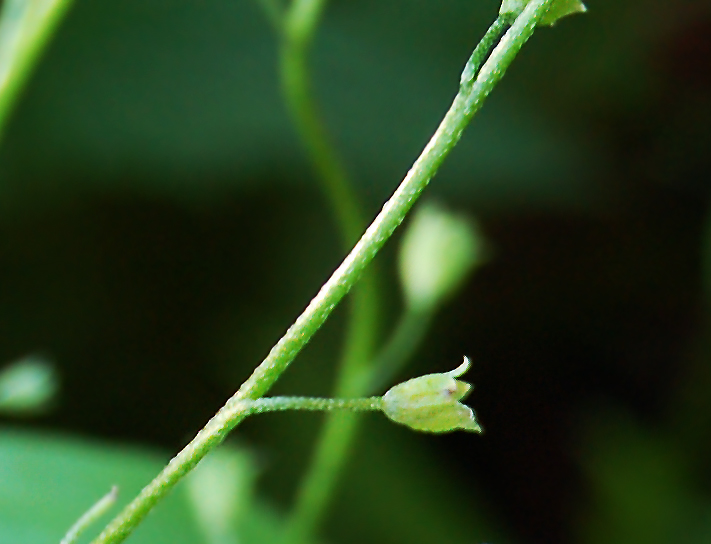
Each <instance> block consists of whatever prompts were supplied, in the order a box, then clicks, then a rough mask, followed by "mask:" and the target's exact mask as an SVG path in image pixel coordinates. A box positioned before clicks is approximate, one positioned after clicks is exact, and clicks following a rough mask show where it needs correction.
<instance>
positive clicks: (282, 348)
mask: <svg viewBox="0 0 711 544" xmlns="http://www.w3.org/2000/svg"><path fill="white" fill-rule="evenodd" d="M552 1H553V0H531V2H529V4H528V5H527V6H526V8H525V9H524V11H523V12H522V13H521V15H519V17H518V18H517V19H516V21H515V22H514V24H513V25H512V26H511V28H510V29H509V31H508V32H507V33H506V35H505V36H504V37H503V38H502V40H501V42H499V44H498V45H497V46H496V48H495V49H494V51H493V52H492V54H491V56H490V57H489V59H488V60H487V61H486V63H484V66H482V68H481V71H480V72H479V75H478V77H477V78H476V80H475V81H474V82H473V83H472V84H471V85H467V86H464V87H462V88H460V90H459V93H458V94H457V96H456V97H455V99H454V102H453V103H452V106H451V107H450V109H449V111H448V112H447V113H446V115H445V116H444V119H443V120H442V123H441V124H440V126H439V127H438V128H437V131H436V132H435V134H434V135H433V136H432V139H431V140H430V142H429V143H428V144H427V146H426V147H425V149H424V151H423V152H422V154H421V155H420V157H419V158H418V159H417V160H416V161H415V164H414V165H413V166H412V168H411V169H410V171H409V172H408V173H407V175H406V176H405V179H404V180H403V181H402V183H401V184H400V186H399V187H398V188H397V190H396V191H395V193H394V194H393V196H392V197H391V198H390V200H388V202H387V203H386V204H385V205H384V206H383V209H382V211H381V212H380V213H379V214H378V216H377V217H376V218H375V220H374V221H373V222H372V223H371V225H370V226H369V227H368V229H367V230H366V231H365V234H364V235H363V236H362V238H361V239H360V240H359V241H358V243H357V244H356V245H355V247H354V248H353V250H352V251H351V252H350V254H349V255H348V256H347V257H346V258H345V260H344V261H343V263H341V265H340V266H339V267H338V268H337V269H336V270H335V272H334V273H333V274H332V275H331V277H330V278H329V279H328V281H327V282H326V283H325V284H324V285H323V286H322V287H321V289H320V290H319V292H318V294H317V295H316V296H315V297H314V298H313V300H312V301H311V302H310V303H309V305H308V306H307V307H306V309H305V310H304V311H303V313H302V314H301V315H300V316H299V317H298V318H297V319H296V321H295V322H294V324H293V325H291V327H289V329H288V330H287V331H286V333H285V334H284V336H283V337H282V338H281V339H280V340H279V341H278V342H277V343H276V345H275V346H274V347H273V348H272V349H271V351H270V352H269V354H268V355H267V357H266V358H265V359H264V361H262V363H261V364H260V365H259V366H258V367H257V368H256V369H255V370H254V372H253V373H252V375H251V376H250V377H249V378H248V379H247V380H246V381H245V382H244V384H242V386H241V387H240V389H239V391H237V392H236V393H235V394H234V395H233V396H232V397H231V398H230V399H229V400H228V401H227V403H226V404H225V405H224V406H223V407H222V408H221V409H220V410H219V411H218V412H217V413H216V414H215V415H214V416H213V417H212V419H211V420H210V421H209V422H208V423H207V425H206V426H205V427H204V428H203V429H202V430H201V431H200V432H199V433H198V434H197V436H196V437H195V438H194V439H193V440H192V441H191V442H190V443H189V444H188V445H187V446H185V448H183V450H182V451H181V452H180V453H178V455H176V456H175V457H174V458H173V459H172V460H171V461H170V463H168V465H167V466H166V467H165V468H164V469H163V470H162V471H161V472H160V474H158V476H157V477H156V478H155V479H154V480H153V481H152V482H151V483H149V484H148V485H147V486H146V487H145V488H144V489H143V490H142V491H141V492H140V493H139V495H138V496H137V497H136V498H135V499H134V500H133V501H132V502H131V503H130V504H128V505H127V506H126V507H125V508H124V510H123V511H122V512H121V513H119V515H118V516H117V517H116V518H115V519H114V520H113V521H112V522H111V523H110V524H109V525H108V526H107V527H106V529H104V531H103V532H102V533H101V534H100V535H99V536H98V537H97V538H96V539H95V540H94V541H93V544H107V543H109V542H111V543H116V542H122V541H123V540H125V539H126V537H127V536H128V535H129V534H130V533H131V532H132V531H133V529H135V527H136V526H137V525H138V523H139V522H140V521H141V520H142V519H143V518H144V517H145V516H146V515H147V514H148V512H149V511H150V510H151V509H152V508H153V506H155V504H156V503H157V502H158V501H159V500H160V499H162V498H163V497H164V496H165V495H166V494H167V493H168V492H169V491H170V490H171V489H172V488H173V487H174V486H175V484H177V483H178V482H179V481H180V479H181V478H182V477H183V476H184V475H185V474H186V473H187V472H189V471H190V470H191V469H192V468H193V467H194V466H195V465H197V463H198V462H199V461H200V459H202V458H203V457H204V456H205V455H206V454H207V453H208V452H209V451H210V450H211V449H213V448H214V447H216V446H217V445H218V444H219V443H221V442H222V441H223V440H224V438H225V436H227V433H228V432H229V431H230V430H231V429H233V428H234V427H235V426H236V425H237V424H239V422H240V421H242V420H243V419H244V418H245V417H246V416H247V415H248V411H249V405H248V403H249V401H250V400H255V399H258V398H260V397H262V396H263V395H264V394H265V393H266V392H267V391H268V390H269V388H270V387H271V386H272V385H273V384H274V382H276V380H277V379H278V378H279V376H280V375H281V374H282V372H284V371H285V370H286V369H287V368H288V366H289V365H290V364H291V362H292V361H293V360H294V358H295V357H296V355H297V354H298V353H299V351H301V349H302V348H303V347H304V346H305V345H306V344H307V343H308V342H309V340H310V339H311V337H312V336H313V335H314V334H315V333H316V331H317V330H318V329H319V328H320V327H321V325H323V323H324V322H325V321H326V319H327V318H328V316H329V315H330V314H331V312H332V311H333V309H334V308H335V307H336V305H337V304H338V303H339V302H340V301H341V299H342V298H343V297H344V296H345V295H346V293H348V291H349V290H350V288H351V287H352V286H353V285H354V284H355V283H356V281H357V280H358V278H359V277H360V275H361V273H362V272H363V270H364V269H365V267H366V266H367V265H368V264H369V263H370V262H371V261H372V260H373V258H374V257H375V255H376V254H377V253H378V251H379V250H380V248H381V247H382V246H383V245H384V244H385V242H386V241H387V239H388V238H389V237H390V236H391V235H392V233H393V232H394V231H395V229H396V228H397V227H398V225H399V224H400V223H401V222H402V220H403V219H404V218H405V215H406V214H407V212H408V211H409V210H410V208H411V207H412V206H413V204H414V203H415V201H416V200H417V198H418V197H419V196H420V193H422V191H423V190H424V188H425V187H426V186H427V184H428V183H429V181H430V179H432V176H434V175H435V173H436V172H437V169H438V168H439V166H440V165H441V164H442V162H443V161H444V159H445V157H446V156H447V155H448V154H449V152H450V151H451V150H452V149H453V148H454V146H455V145H456V143H457V142H458V141H459V138H460V137H461V134H462V132H463V131H464V128H465V127H466V125H467V124H468V123H469V121H470V120H471V118H472V117H473V115H474V114H475V113H476V112H477V111H478V110H479V109H480V108H481V106H482V104H483V102H484V100H485V99H486V97H487V96H488V95H489V93H491V91H492V90H493V88H494V87H495V86H496V84H497V83H498V82H499V81H500V80H501V78H502V77H503V75H504V73H505V72H506V69H507V68H508V67H509V65H510V64H511V62H512V61H513V59H514V57H515V56H516V54H517V53H518V51H519V50H520V49H521V47H522V46H523V44H524V43H526V41H527V40H528V38H530V36H531V34H533V31H534V28H535V26H536V22H537V21H538V20H540V18H541V17H542V16H543V15H544V14H545V13H546V11H547V10H548V7H549V6H550V4H551V2H552Z"/></svg>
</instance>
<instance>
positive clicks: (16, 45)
mask: <svg viewBox="0 0 711 544" xmlns="http://www.w3.org/2000/svg"><path fill="white" fill-rule="evenodd" d="M70 5H71V0H5V1H4V2H3V4H2V11H1V16H0V137H2V134H3V132H4V129H5V125H6V123H7V120H8V118H9V116H10V113H11V111H12V108H13V106H14V105H15V103H16V101H17V97H18V96H19V94H20V91H21V90H22V87H23V86H24V84H25V83H26V81H27V79H28V78H29V75H30V73H31V71H32V68H34V66H35V64H36V63H37V59H38V58H39V56H40V53H42V50H43V49H44V47H45V45H46V44H47V42H48V41H49V39H50V37H51V36H52V34H53V33H54V31H55V30H56V28H57V26H58V25H59V22H60V21H61V19H62V16H63V15H64V14H65V13H66V11H67V9H68V8H69V6H70Z"/></svg>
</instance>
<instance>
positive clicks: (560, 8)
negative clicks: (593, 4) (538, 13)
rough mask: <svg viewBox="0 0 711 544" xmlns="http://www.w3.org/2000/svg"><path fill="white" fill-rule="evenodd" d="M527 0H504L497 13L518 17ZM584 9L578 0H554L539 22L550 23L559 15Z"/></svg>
mask: <svg viewBox="0 0 711 544" xmlns="http://www.w3.org/2000/svg"><path fill="white" fill-rule="evenodd" d="M529 1H530V0H504V1H503V2H502V3H501V9H500V10H499V13H501V14H502V15H504V14H510V15H512V16H514V17H518V16H519V15H520V14H521V12H522V11H523V9H524V8H525V7H526V5H527V4H528V3H529ZM585 11H587V8H586V7H585V4H583V3H582V2H581V1H580V0H556V1H555V2H553V4H552V5H551V7H550V9H549V10H548V13H546V14H545V15H544V16H543V18H542V19H541V24H544V25H552V24H554V23H555V22H556V21H558V19H560V18H561V17H565V16H566V15H572V14H573V13H584V12H585Z"/></svg>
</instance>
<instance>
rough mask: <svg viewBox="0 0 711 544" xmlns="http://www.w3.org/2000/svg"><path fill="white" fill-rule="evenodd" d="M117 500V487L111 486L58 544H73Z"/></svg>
mask: <svg viewBox="0 0 711 544" xmlns="http://www.w3.org/2000/svg"><path fill="white" fill-rule="evenodd" d="M117 498H118V487H116V486H113V487H112V488H111V491H109V492H108V493H107V494H106V495H104V496H103V497H101V498H100V499H99V500H98V501H97V502H96V503H95V504H94V506H92V507H91V508H89V510H87V511H86V512H85V513H84V515H83V516H82V517H80V518H79V519H78V520H77V521H76V523H75V524H74V525H72V527H71V528H70V529H69V531H67V534H66V535H65V536H64V538H63V539H62V541H61V542H60V543H59V544H74V542H76V541H77V539H78V538H79V537H80V536H81V534H82V533H83V532H84V531H86V529H87V528H88V527H89V525H91V524H92V523H94V522H95V521H96V520H97V519H99V518H100V517H101V516H103V515H104V514H105V513H106V512H107V511H108V510H109V508H111V507H112V506H113V505H114V504H115V503H116V499H117Z"/></svg>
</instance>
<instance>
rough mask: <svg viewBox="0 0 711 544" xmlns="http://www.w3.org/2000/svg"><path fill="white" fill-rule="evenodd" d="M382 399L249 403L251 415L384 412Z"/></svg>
mask: <svg viewBox="0 0 711 544" xmlns="http://www.w3.org/2000/svg"><path fill="white" fill-rule="evenodd" d="M382 406H383V399H382V398H381V397H365V398H353V399H327V398H319V397H263V398H261V399H257V400H254V401H252V402H250V403H249V409H248V410H249V415H252V414H263V413H265V412H283V411H285V410H308V411H311V412H330V411H331V410H350V411H359V412H365V411H376V410H382Z"/></svg>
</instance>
